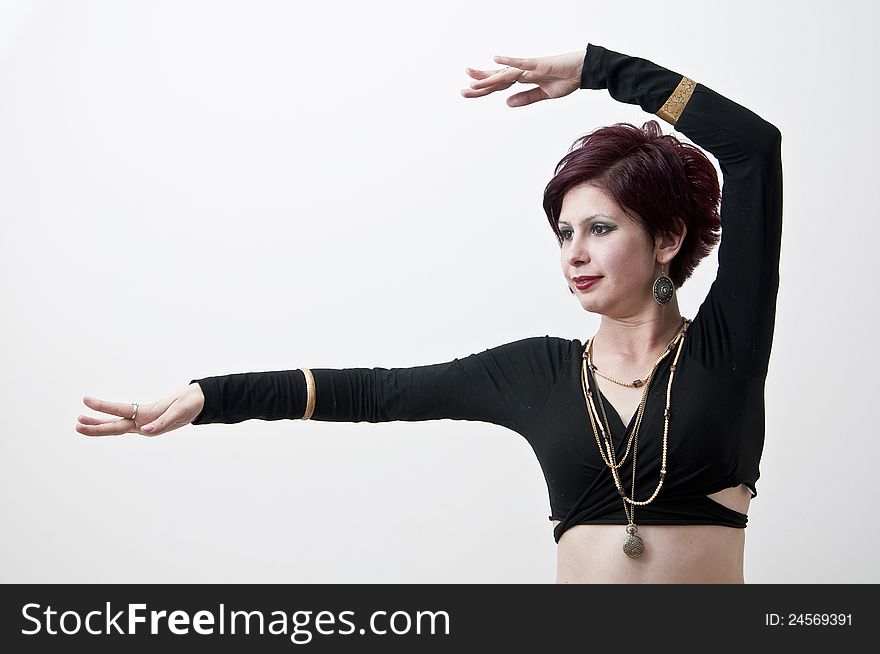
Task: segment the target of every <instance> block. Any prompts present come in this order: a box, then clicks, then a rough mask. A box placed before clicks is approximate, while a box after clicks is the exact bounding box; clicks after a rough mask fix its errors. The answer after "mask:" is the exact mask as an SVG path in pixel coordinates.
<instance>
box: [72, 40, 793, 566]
mask: <svg viewBox="0 0 880 654" xmlns="http://www.w3.org/2000/svg"><path fill="white" fill-rule="evenodd" d="M495 59H496V61H497V62H498V63H499V64H505V65H506V67H505V68H503V69H500V70H495V71H491V72H489V71H481V70H474V69H470V68H469V69H467V72H468V74H469V75H470V76H471V77H473V78H474V79H475V80H476V81H474V82H472V83H471V88H470V89H466V90H463V91H462V95H463V96H464V97H466V98H474V97H481V96H484V95H488V94H491V93H494V92H495V91H500V90H504V89H507V88H509V87H510V86H511V85H512V84H514V83H517V82H520V83H531V84H535V85H536V86H535V87H533V88H531V89H530V90H527V91H523V92H521V93H517V94H515V95H513V96H511V97H510V98H509V99H508V104H509V105H510V106H512V107H516V106H524V105H527V104H531V103H533V102H537V101H540V100H545V99H549V98H558V97H562V96H565V95H568V94H569V93H571V92H572V91H574V90H576V89H578V88H583V89H602V88H607V89H608V91H609V92H610V94H611V95H612V97H614V98H615V99H617V100H620V101H622V102H627V103H632V104H639V105H640V106H641V107H642V108H643V109H644V110H645V111H647V112H649V113H656V114H657V115H659V116H660V117H661V118H663V119H664V120H666V121H667V122H669V123H671V124H673V125H675V126H676V128H677V129H679V130H680V131H681V132H683V133H684V134H685V135H686V136H688V137H689V138H690V139H691V140H692V141H694V142H695V143H696V144H697V145H699V146H701V147H703V148H705V149H706V150H708V151H709V152H711V153H712V154H713V155H715V156H716V157H717V158H718V160H719V162H720V164H721V170H722V173H723V176H724V190H723V194H721V192H720V189H719V185H718V178H717V175H716V174H715V170H714V168H713V167H712V165H711V163H710V162H709V160H708V159H707V158H706V156H705V155H704V154H702V152H700V150H699V149H698V148H696V147H694V146H691V145H687V144H684V143H681V142H679V141H678V140H676V139H675V138H674V137H672V136H663V135H662V134H661V132H660V130H659V126H658V125H657V123H656V122H654V121H651V122H649V123H646V124H645V125H644V126H643V127H642V128H637V127H635V126H633V125H625V124H621V125H616V126H613V127H609V128H603V129H599V130H596V131H595V132H593V133H591V134H588V135H587V136H585V137H582V138H581V139H579V140H578V141H577V142H576V143H575V146H573V148H572V150H571V151H570V152H569V153H568V154H567V155H566V156H565V157H564V158H563V159H562V161H560V163H559V165H558V166H557V169H556V174H555V176H554V178H553V179H552V180H551V181H550V183H549V184H548V186H547V188H546V190H545V193H544V208H545V211H546V213H547V217H548V220H549V221H550V225H551V227H552V228H553V230H554V233H555V234H556V236H557V238H558V240H559V244H560V248H561V264H562V271H563V274H564V276H565V279H566V283H567V284H568V286H569V290H570V291H571V292H572V293H574V294H575V295H576V296H577V299H578V300H579V302H580V304H581V306H582V307H583V308H584V309H586V310H587V311H589V312H592V313H598V314H600V315H601V317H602V318H601V323H600V326H599V329H598V331H597V332H596V334H595V336H593V337H592V338H590V339H587V340H586V341H585V342H583V343H581V342H580V341H579V340H573V341H572V340H566V339H562V338H555V337H550V336H544V337H533V338H526V339H523V340H520V341H516V342H513V343H507V344H504V345H501V346H498V347H495V348H492V349H489V350H486V351H484V352H481V353H479V354H472V355H470V356H467V357H465V358H463V359H454V360H453V361H450V362H446V363H440V364H434V365H428V366H419V367H413V368H393V369H384V368H373V369H366V368H350V369H341V370H340V369H307V368H302V369H297V370H289V371H276V372H265V373H244V374H235V375H226V376H220V377H208V378H205V379H199V380H193V381H192V382H191V383H190V384H189V386H187V387H186V388H185V389H183V390H182V391H180V392H178V393H174V394H172V395H170V396H168V397H166V398H164V399H163V400H160V401H158V402H154V403H152V404H147V405H138V404H128V403H117V402H105V401H102V400H97V399H94V398H90V397H85V398H84V399H83V401H84V402H85V404H86V405H87V406H89V407H90V408H92V409H94V410H96V411H101V412H104V413H109V414H111V415H114V416H118V417H120V418H119V419H112V418H111V419H105V418H91V417H87V416H80V418H79V422H78V424H77V426H76V429H77V431H79V432H80V433H82V434H86V435H90V436H102V435H109V434H123V433H130V432H134V433H140V434H144V435H151V436H152V435H158V434H163V433H165V432H168V431H171V430H172V429H176V428H177V427H181V426H183V425H187V424H190V423H192V424H205V423H212V422H215V423H216V422H222V423H237V422H241V421H243V420H248V419H252V418H258V419H261V420H278V419H285V418H287V419H296V418H300V419H312V420H326V421H347V422H360V421H369V422H382V421H390V420H411V421H414V420H436V419H442V418H451V419H454V420H480V421H485V422H491V423H494V424H498V425H503V426H505V427H508V428H509V429H512V430H514V431H516V432H518V433H519V434H521V435H523V436H524V437H525V438H526V439H527V440H528V442H529V444H530V445H531V446H532V448H533V449H534V451H535V454H536V456H537V458H538V460H539V462H540V464H541V467H542V469H543V471H544V475H545V478H546V481H547V487H548V491H549V497H550V507H551V511H552V513H551V515H550V516H549V518H550V520H551V521H552V523H553V525H554V531H553V534H554V538H555V540H556V542H557V543H558V572H557V582H558V583H569V582H611V583H627V582H641V583H645V582H648V583H675V582H682V583H697V582H704V583H743V581H744V580H743V550H744V544H745V533H744V528H745V526H746V521H747V518H748V516H747V512H748V506H749V502H750V500H751V498H752V497H754V496H756V495H757V490H756V486H755V484H756V482H757V479H758V477H759V462H760V458H761V453H762V450H763V441H764V381H765V378H766V374H767V368H768V363H769V357H770V348H771V343H772V339H773V330H774V323H775V305H776V294H777V289H778V284H779V278H778V259H779V251H780V240H781V231H782V222H781V220H782V169H781V161H780V143H781V137H780V133H779V131H778V130H777V129H776V128H775V127H773V126H772V125H770V124H769V123H767V122H765V121H764V120H762V119H761V118H759V117H758V116H756V115H755V114H754V113H752V112H750V111H749V110H747V109H745V108H743V107H741V106H739V105H737V104H735V103H733V102H731V101H730V100H728V99H726V98H724V97H722V96H720V95H718V94H717V93H715V92H713V91H712V90H710V89H708V88H707V87H705V86H703V85H701V84H698V83H695V82H693V81H692V80H690V79H688V78H687V77H683V76H682V75H679V74H676V73H673V72H671V71H669V70H666V69H664V68H662V67H660V66H657V65H655V64H653V63H651V62H649V61H646V60H644V59H639V58H634V57H629V56H626V55H622V54H619V53H616V52H612V51H610V50H607V49H605V48H602V47H599V46H595V45H592V44H591V45H589V46H588V47H587V50H586V53H585V54H584V53H583V52H582V51H578V52H572V53H568V54H564V55H558V56H553V57H542V58H536V59H514V58H509V57H496V58H495ZM719 196H720V202H721V210H720V217H719V212H718V203H719ZM721 224H723V226H724V236H723V238H722V239H721V245H720V247H719V253H718V261H719V268H718V275H717V278H716V280H715V282H714V283H713V284H712V287H711V289H710V291H709V294H708V295H707V297H706V299H705V301H704V302H703V304H702V305H701V307H700V309H699V311H698V312H697V315H696V316H695V317H694V319H693V321H690V320H688V319H686V318H683V317H682V315H681V313H680V312H679V308H678V303H677V299H676V296H675V288H677V287H680V286H681V285H682V284H683V283H684V281H685V280H686V279H687V278H688V277H689V276H690V274H691V272H692V271H693V269H694V266H696V264H697V263H698V262H699V261H700V259H702V258H703V257H705V256H706V255H707V254H708V252H709V251H710V250H711V248H712V247H713V246H714V245H715V244H716V243H717V242H718V239H719V227H720V225H721Z"/></svg>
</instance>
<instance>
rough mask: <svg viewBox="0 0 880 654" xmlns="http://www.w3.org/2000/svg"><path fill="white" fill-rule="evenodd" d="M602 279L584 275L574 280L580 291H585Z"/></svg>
mask: <svg viewBox="0 0 880 654" xmlns="http://www.w3.org/2000/svg"><path fill="white" fill-rule="evenodd" d="M600 279H602V278H601V277H594V276H592V275H582V276H580V277H575V278H574V279H573V281H574V285H575V286H577V289H578V290H579V291H585V290H587V289H588V288H590V287H591V286H593V285H594V284H595V283H596V282H598V281H599V280H600Z"/></svg>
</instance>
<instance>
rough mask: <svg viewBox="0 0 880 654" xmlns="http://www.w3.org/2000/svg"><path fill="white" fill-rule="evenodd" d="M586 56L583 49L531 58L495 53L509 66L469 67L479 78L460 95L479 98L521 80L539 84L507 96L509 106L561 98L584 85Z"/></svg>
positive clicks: (469, 70)
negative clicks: (488, 68) (484, 68)
mask: <svg viewBox="0 0 880 654" xmlns="http://www.w3.org/2000/svg"><path fill="white" fill-rule="evenodd" d="M585 55H586V53H585V51H584V50H576V51H574V52H568V53H566V54H561V55H553V56H550V57H534V58H531V59H521V58H517V57H502V56H498V55H496V56H495V57H494V59H495V61H496V62H497V63H499V64H505V65H506V66H507V68H501V69H497V70H478V69H476V68H467V69H466V70H465V72H467V74H468V75H470V76H471V77H473V78H474V79H475V80H477V81H476V82H471V87H470V88H469V89H462V90H461V94H462V95H463V96H464V97H466V98H479V97H481V96H484V95H489V94H490V93H493V92H495V91H503V90H505V89H508V88H510V87H511V86H512V85H513V84H514V83H516V82H522V83H523V84H537V86H536V87H535V88H531V89H529V90H527V91H522V92H521V93H515V94H514V95H512V96H510V97H509V98H507V105H508V106H509V107H523V106H525V105H527V104H532V103H533V102H539V101H540V100H548V99H550V98H561V97H563V96H566V95H568V94H569V93H572V92H573V91H576V90H578V89H579V88H580V87H581V72H582V71H583V67H584V57H585Z"/></svg>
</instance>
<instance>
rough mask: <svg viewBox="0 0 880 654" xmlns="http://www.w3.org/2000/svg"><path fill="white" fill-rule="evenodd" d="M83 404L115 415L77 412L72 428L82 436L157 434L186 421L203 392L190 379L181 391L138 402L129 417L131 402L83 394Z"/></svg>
mask: <svg viewBox="0 0 880 654" xmlns="http://www.w3.org/2000/svg"><path fill="white" fill-rule="evenodd" d="M83 404H85V405H86V406H87V407H89V408H90V409H93V410H94V411H100V412H101V413H108V414H110V415H111V416H117V417H116V418H103V417H101V418H93V417H91V416H84V415H81V416H79V417H78V418H77V423H76V430H77V431H78V432H79V433H80V434H85V435H86V436H118V435H119V434H141V435H143V436H158V435H160V434H164V433H166V432H169V431H172V430H174V429H177V428H178V427H183V426H185V425H188V424H190V423H191V422H192V421H193V420H195V419H196V417H197V416H198V415H199V414H200V413H201V412H202V408H203V407H204V406H205V395H204V393H202V387H201V386H199V385H198V384H197V383H195V382H193V383H192V384H190V385H189V386H187V387H186V388H184V389H183V390H182V391H179V392H177V393H172V394H171V395H169V396H167V397H165V398H164V399H161V400H158V401H157V402H153V403H151V404H139V405H138V411H137V416H136V417H135V419H134V420H132V419H131V416H132V413H134V405H133V404H132V403H131V402H110V401H107V400H99V399H98V398H95V397H91V396H89V395H86V396H85V397H83Z"/></svg>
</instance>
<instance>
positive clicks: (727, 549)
mask: <svg viewBox="0 0 880 654" xmlns="http://www.w3.org/2000/svg"><path fill="white" fill-rule="evenodd" d="M708 497H710V498H711V499H713V500H715V501H716V502H718V503H719V504H722V505H724V506H726V507H728V508H730V509H733V510H735V511H739V512H740V513H746V514H747V513H748V509H749V502H750V501H751V497H752V494H751V492H750V491H749V490H748V489H747V488H746V486H745V485H743V484H740V485H739V486H735V487H732V488H725V489H724V490H722V491H719V492H717V493H712V494H711V495H709V496H708ZM635 523H636V525H638V528H639V536H641V537H642V539H643V540H644V541H645V552H644V553H643V554H642V555H641V556H640V557H639V558H637V559H631V558H629V557H628V556H627V555H626V554H624V552H623V543H624V541H625V540H626V536H627V534H626V529H625V527H624V526H623V525H574V526H573V527H570V528H569V529H567V530H566V531H565V533H564V534H562V538H560V539H559V543H558V545H557V550H556V560H557V564H556V583H558V584H578V583H586V584H589V583H608V584H742V583H744V579H743V554H744V551H745V529H738V528H735V527H724V526H721V525H639V519H638V507H636V520H635ZM557 524H559V520H554V521H553V527H555V526H556V525H557Z"/></svg>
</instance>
